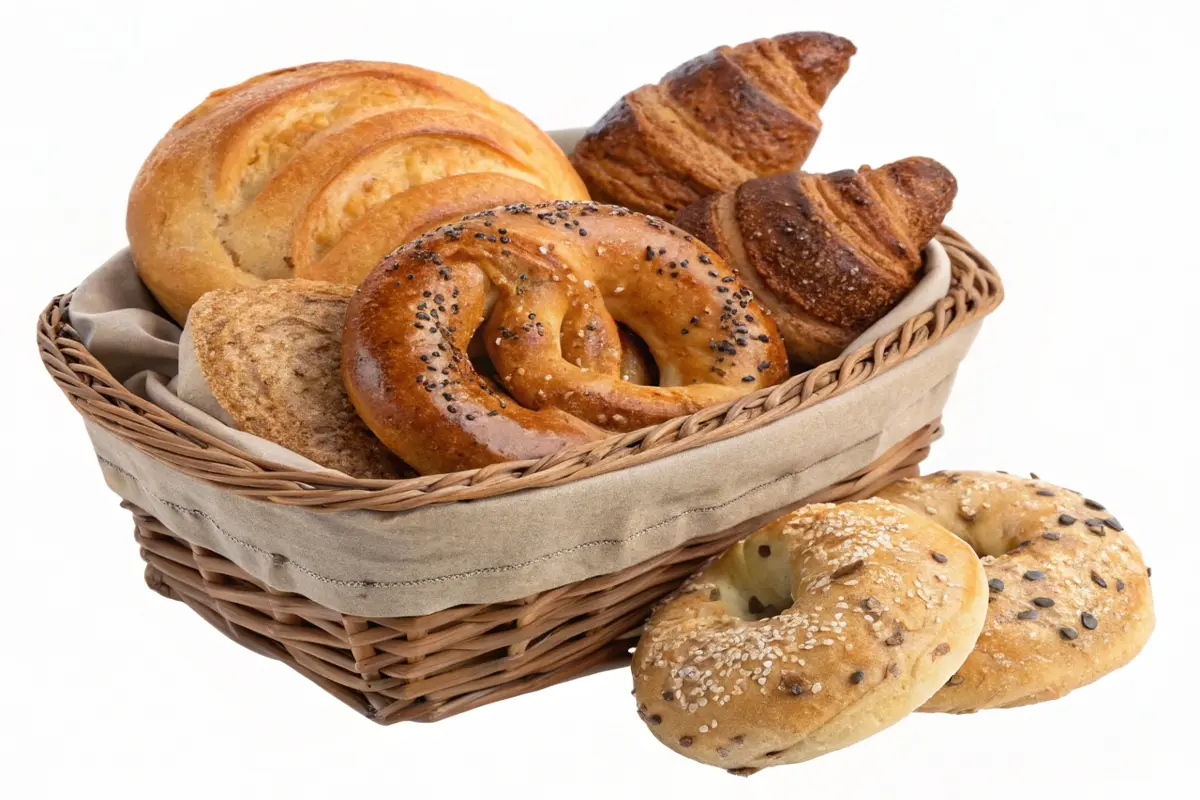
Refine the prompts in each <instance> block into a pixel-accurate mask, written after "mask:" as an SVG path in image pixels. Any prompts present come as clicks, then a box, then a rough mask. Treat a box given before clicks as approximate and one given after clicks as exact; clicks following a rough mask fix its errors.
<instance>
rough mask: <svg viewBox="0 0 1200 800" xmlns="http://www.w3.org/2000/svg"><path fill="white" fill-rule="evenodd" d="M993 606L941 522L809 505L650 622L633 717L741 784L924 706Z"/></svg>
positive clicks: (861, 507)
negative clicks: (734, 775) (765, 769)
mask: <svg viewBox="0 0 1200 800" xmlns="http://www.w3.org/2000/svg"><path fill="white" fill-rule="evenodd" d="M987 608H988V586H987V579H986V578H985V576H984V572H983V569H982V567H980V564H979V559H978V558H976V556H975V553H974V552H972V551H971V548H970V547H969V546H968V545H967V544H966V543H964V542H963V541H962V540H961V539H958V538H957V537H955V536H954V535H953V534H951V533H950V532H949V531H947V530H946V529H945V528H942V527H941V526H940V525H937V524H934V523H932V522H930V521H928V520H927V519H925V518H924V517H923V516H921V515H918V514H916V513H914V512H912V511H910V510H908V509H907V508H905V507H903V506H898V505H894V504H892V503H887V502H883V501H880V500H866V501H861V502H857V503H846V504H843V505H836V506H835V505H830V504H822V505H810V506H806V507H804V508H802V509H800V510H799V511H796V512H794V513H792V514H789V515H787V516H785V517H782V518H780V519H778V520H776V521H774V522H772V523H770V524H769V525H767V526H766V527H764V528H762V529H760V530H759V531H757V532H756V533H753V534H751V535H750V536H749V537H747V538H746V539H744V540H743V541H741V542H738V543H737V544H735V545H734V546H733V547H731V548H730V549H729V550H727V551H726V552H725V553H724V554H723V555H722V556H721V557H720V558H718V559H717V560H716V561H715V562H712V563H711V564H710V565H709V566H708V567H706V568H705V569H703V570H702V571H701V572H700V573H699V574H698V575H696V576H695V577H693V578H692V579H691V580H690V581H689V582H688V583H687V584H685V585H684V587H683V588H682V589H681V590H680V591H679V592H678V593H677V594H675V595H674V596H672V597H671V598H669V599H668V600H667V601H666V602H664V603H663V604H662V605H660V606H659V607H658V608H657V609H656V610H655V612H654V614H653V616H651V618H650V621H649V622H648V623H647V624H646V627H645V629H644V632H643V633H642V637H641V639H640V641H639V642H638V646H637V650H636V651H635V653H634V658H633V679H634V695H635V697H636V699H637V703H638V713H639V715H640V716H641V718H642V719H643V720H644V721H645V722H646V724H647V725H648V726H649V728H650V730H651V732H652V733H653V734H654V735H655V736H656V737H657V738H658V740H659V741H661V742H662V743H663V744H665V745H666V746H667V747H670V748H671V749H672V750H674V751H675V752H677V753H680V754H682V755H685V756H687V757H688V758H692V759H695V760H697V761H702V762H704V763H706V764H712V765H714V766H720V767H724V768H726V769H729V770H732V771H734V772H737V773H739V774H748V773H749V772H752V771H755V770H757V769H761V768H763V767H769V766H774V765H778V764H789V763H795V762H799V761H807V760H808V759H811V758H815V757H816V756H819V755H822V754H823V753H828V752H830V751H833V750H837V749H840V748H842V747H846V746H847V745H850V744H853V743H854V742H857V741H859V740H860V739H863V738H866V737H867V736H870V735H871V734H873V733H876V732H878V731H880V730H883V729H884V728H886V727H888V726H889V725H891V724H893V723H895V722H897V721H899V720H900V719H901V718H902V717H904V716H905V715H907V714H908V713H909V712H911V711H913V710H914V709H916V708H917V707H919V706H920V705H921V704H922V703H924V702H926V701H927V700H928V699H929V698H930V697H931V696H932V695H933V694H934V693H935V692H936V691H937V690H938V689H940V688H941V687H942V685H943V684H945V682H946V681H947V680H949V679H950V677H951V676H952V675H954V674H955V671H956V670H957V669H958V667H959V665H960V664H962V662H963V659H965V658H967V655H968V654H969V653H970V652H971V648H972V647H974V645H975V640H976V637H978V635H979V631H980V629H981V628H982V627H983V622H984V616H985V615H986V613H987Z"/></svg>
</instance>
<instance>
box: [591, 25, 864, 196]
mask: <svg viewBox="0 0 1200 800" xmlns="http://www.w3.org/2000/svg"><path fill="white" fill-rule="evenodd" d="M853 54H854V45H853V44H851V43H850V42H848V41H847V40H845V39H842V38H840V37H838V36H833V35H831V34H828V33H786V34H783V35H782V36H776V37H775V38H773V39H758V40H756V41H753V42H747V43H746V44H741V45H738V46H737V47H719V48H717V49H716V50H713V51H712V52H711V53H707V54H705V55H703V56H700V57H699V58H695V59H692V60H691V61H688V62H687V63H685V64H682V65H680V66H679V67H676V68H675V69H674V70H672V71H671V72H669V73H667V74H666V75H665V76H664V77H663V79H662V80H661V81H659V82H658V83H657V84H653V85H646V86H642V87H641V88H639V89H635V90H633V91H632V92H630V93H629V94H627V95H625V96H624V97H623V98H621V99H620V100H619V101H618V102H617V104H616V105H614V106H613V107H612V108H611V109H609V111H608V113H607V114H605V115H604V117H603V118H601V119H600V121H599V122H597V123H596V124H595V125H593V126H592V128H591V129H590V130H589V131H588V132H587V134H586V135H585V136H584V137H583V139H582V140H580V142H579V144H578V145H577V146H576V148H575V154H574V156H573V157H572V161H573V162H574V164H575V168H576V170H577V171H578V172H579V174H580V176H582V177H583V180H584V183H586V184H587V187H588V191H589V192H590V193H591V194H592V196H593V197H594V198H596V199H598V200H603V201H605V202H613V203H618V204H620V205H624V206H628V207H629V208H632V209H634V210H635V211H642V212H644V213H647V214H656V215H658V216H660V217H665V218H666V219H670V218H671V217H672V216H673V215H674V213H675V212H676V211H678V210H679V209H681V208H683V207H684V206H687V205H689V204H691V203H694V202H696V201H697V200H699V199H700V198H701V197H704V196H705V195H708V194H712V193H713V192H716V191H720V190H722V189H732V188H733V187H735V186H737V185H738V184H740V183H742V182H743V181H746V180H749V179H750V178H753V177H756V176H759V175H769V174H773V173H776V172H786V171H790V170H794V169H796V168H798V167H799V166H800V165H801V164H803V163H804V159H805V158H807V157H808V153H809V151H810V150H812V147H813V144H814V143H815V142H816V140H817V134H818V133H819V132H820V130H821V120H820V118H819V117H818V116H817V113H818V112H819V111H820V110H821V106H823V105H824V104H825V99H826V98H827V97H828V96H829V92H830V91H832V89H833V87H834V86H836V85H837V82H838V81H839V80H841V77H842V75H844V74H845V72H846V69H847V67H849V65H850V56H852V55H853Z"/></svg>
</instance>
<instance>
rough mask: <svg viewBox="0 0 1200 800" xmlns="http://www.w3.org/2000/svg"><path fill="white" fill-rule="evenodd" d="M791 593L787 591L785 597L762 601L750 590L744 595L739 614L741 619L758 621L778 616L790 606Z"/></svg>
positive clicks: (791, 601)
mask: <svg viewBox="0 0 1200 800" xmlns="http://www.w3.org/2000/svg"><path fill="white" fill-rule="evenodd" d="M764 594H765V592H764ZM793 602H795V601H794V600H792V593H791V592H788V593H787V596H786V597H783V598H779V597H775V598H773V602H763V601H762V600H760V599H759V597H758V595H757V594H755V593H753V592H751V593H750V594H749V595H748V596H747V597H746V605H745V611H744V613H742V614H740V615H739V616H741V617H742V618H743V619H749V620H754V621H755V622H759V621H761V620H764V619H772V618H774V617H778V616H779V615H780V614H782V613H783V612H784V611H785V610H787V609H789V608H791V607H792V603H793Z"/></svg>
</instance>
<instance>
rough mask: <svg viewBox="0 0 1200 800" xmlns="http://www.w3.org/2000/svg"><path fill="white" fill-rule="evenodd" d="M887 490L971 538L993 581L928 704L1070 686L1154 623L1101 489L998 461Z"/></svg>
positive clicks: (992, 703)
mask: <svg viewBox="0 0 1200 800" xmlns="http://www.w3.org/2000/svg"><path fill="white" fill-rule="evenodd" d="M879 496H880V497H882V498H885V499H887V500H890V501H891V502H894V503H899V504H902V505H905V506H907V507H909V508H911V509H913V510H914V511H915V512H917V513H919V514H922V515H925V516H927V517H928V518H930V519H932V520H934V521H936V522H938V523H939V524H941V525H943V526H945V527H946V528H948V529H949V530H951V531H953V532H954V533H955V534H957V535H958V536H960V537H961V538H963V539H964V540H966V541H967V542H968V543H970V544H971V545H972V546H973V547H974V548H975V550H976V551H977V552H978V553H979V554H980V555H981V556H983V565H984V570H985V571H986V572H987V576H988V579H989V581H990V582H991V586H992V589H991V592H990V597H989V604H988V617H987V623H986V624H985V625H984V629H983V633H982V634H981V635H980V637H979V642H978V644H977V645H976V646H975V650H974V651H973V652H972V653H971V655H970V657H968V658H967V660H966V662H965V663H964V664H963V665H962V668H961V669H959V670H958V672H957V673H956V674H955V675H954V677H953V678H952V679H951V681H950V683H949V684H948V685H947V686H946V687H945V688H944V689H942V691H940V692H938V693H937V694H936V695H934V697H933V698H932V699H931V700H930V701H929V702H928V703H927V704H926V705H925V706H924V707H923V708H922V710H923V711H948V712H954V713H962V712H968V711H976V710H978V709H983V708H1010V707H1014V706H1021V705H1028V704H1030V703H1038V702H1042V701H1045V700H1053V699H1055V698H1057V697H1062V696H1063V695H1065V694H1067V693H1068V692H1071V691H1073V690H1075V689H1077V688H1079V687H1080V686H1085V685H1087V684H1089V683H1091V682H1092V681H1094V680H1096V679H1097V678H1100V677H1102V676H1104V675H1106V674H1108V673H1109V672H1111V671H1112V670H1114V669H1117V668H1119V667H1121V666H1123V665H1124V664H1126V663H1128V662H1129V661H1130V660H1131V659H1132V658H1133V657H1134V656H1135V655H1137V654H1138V652H1139V651H1141V649H1142V647H1143V646H1144V645H1145V643H1146V641H1147V639H1149V637H1150V634H1151V632H1153V630H1154V605H1153V599H1152V597H1151V592H1150V576H1149V570H1148V569H1147V568H1146V564H1145V562H1144V561H1143V560H1142V555H1141V552H1140V551H1139V550H1138V547H1137V545H1136V544H1134V542H1133V540H1132V539H1131V538H1130V537H1129V535H1128V534H1127V533H1125V532H1124V528H1123V526H1122V525H1121V523H1120V522H1119V521H1117V519H1116V518H1115V517H1114V516H1113V515H1112V514H1111V513H1109V512H1108V511H1107V510H1105V509H1104V507H1103V506H1102V505H1100V504H1099V503H1097V502H1095V501H1094V500H1090V499H1087V498H1085V497H1083V496H1082V495H1080V494H1078V493H1076V492H1073V491H1071V490H1069V489H1063V488H1061V487H1059V486H1054V485H1053V484H1049V483H1046V482H1044V481H1041V480H1025V479H1022V478H1018V477H1015V476H1012V475H1006V474H1003V473H992V472H939V473H937V474H934V475H929V476H926V477H923V478H913V479H908V480H903V481H900V482H898V483H895V484H893V485H892V486H890V487H888V488H886V489H884V490H883V491H881V492H880V493H879Z"/></svg>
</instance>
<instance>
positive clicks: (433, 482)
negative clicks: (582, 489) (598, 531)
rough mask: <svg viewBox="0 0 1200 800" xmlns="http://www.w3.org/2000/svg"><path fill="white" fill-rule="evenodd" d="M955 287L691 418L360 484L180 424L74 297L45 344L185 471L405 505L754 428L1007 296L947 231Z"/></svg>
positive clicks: (219, 480) (660, 452)
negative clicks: (897, 321)
mask: <svg viewBox="0 0 1200 800" xmlns="http://www.w3.org/2000/svg"><path fill="white" fill-rule="evenodd" d="M938 238H939V241H941V243H942V244H943V245H944V246H945V247H946V251H947V253H948V254H949V255H950V260H951V265H952V271H953V283H952V285H951V289H950V291H949V292H948V293H947V295H946V296H945V297H943V298H942V299H941V300H940V301H938V303H937V304H936V305H935V306H934V307H933V309H931V310H930V311H926V312H924V313H922V314H919V315H917V316H916V317H913V318H912V319H910V320H908V321H907V322H905V323H904V325H902V326H901V327H900V328H898V329H897V330H895V331H892V332H891V333H888V334H887V335H885V336H883V337H881V338H879V339H878V340H876V342H875V343H874V344H873V345H869V346H866V347H863V348H860V349H859V350H856V351H854V352H852V353H847V354H845V355H843V356H842V357H841V358H838V359H836V360H834V361H830V362H827V363H825V364H821V365H820V366H817V367H815V368H813V369H811V370H809V371H808V372H805V373H802V374H800V375H796V376H794V377H792V378H789V379H788V380H786V381H784V382H783V383H781V384H779V385H777V386H774V387H770V388H766V389H761V390H759V391H757V392H753V393H751V394H748V395H745V396H743V397H741V398H738V400H736V401H734V402H731V403H725V404H721V405H716V406H712V407H709V408H706V409H704V410H702V411H699V412H697V413H695V414H692V415H690V416H686V417H678V418H676V419H672V420H668V421H667V422H664V423H662V424H660V425H656V426H652V427H649V428H643V429H641V430H637V431H632V432H630V433H625V434H620V435H616V436H612V437H608V438H605V439H602V440H600V441H597V442H589V443H586V444H583V445H578V446H576V447H571V448H566V449H564V450H562V451H560V452H558V453H556V454H554V455H552V456H547V457H545V458H542V459H539V460H530V461H510V462H506V463H503V464H492V465H489V466H487V467H483V468H481V469H474V470H465V471H462V472H455V473H448V474H443V475H424V476H421V477H417V478H409V479H406V480H399V481H391V480H361V479H355V478H349V477H340V476H338V475H332V474H329V473H315V472H300V471H296V470H292V469H288V468H286V467H282V466H280V465H278V464H274V463H272V462H270V461H266V460H263V459H259V458H255V457H253V456H250V455H248V454H246V453H243V452H241V451H239V450H238V449H237V448H235V447H233V446H232V445H229V444H226V443H225V442H222V441H220V440H219V439H216V438H214V437H212V436H209V435H208V434H205V433H203V432H202V431H199V430H197V429H195V428H193V427H192V426H190V425H188V424H187V423H185V422H183V421H182V420H179V419H177V418H175V417H173V416H171V415H169V414H167V413H166V412H164V411H163V410H162V409H159V408H158V407H157V406H155V405H154V404H152V403H150V402H149V401H147V400H144V399H142V398H140V397H138V396H136V395H134V394H132V393H131V392H129V391H128V390H126V389H125V388H124V387H123V386H121V384H120V383H119V382H118V381H117V380H116V379H115V378H113V376H112V375H111V374H109V372H108V370H106V369H105V368H104V366H103V365H102V364H100V362H98V361H97V360H96V359H95V358H94V357H93V356H92V355H91V354H90V353H89V352H88V351H87V349H86V348H85V347H84V346H83V345H82V344H81V343H80V341H79V339H78V337H77V335H76V334H75V332H74V331H73V330H72V329H71V328H70V326H69V325H68V324H67V322H66V312H67V309H68V308H69V306H70V302H71V295H70V294H69V293H68V294H65V295H62V296H60V297H57V298H55V299H54V300H53V301H52V302H51V303H50V305H49V306H48V307H47V308H46V309H45V311H43V312H42V315H41V316H40V317H39V319H38V330H37V338H38V346H39V349H40V351H41V356H42V361H43V363H44V364H45V365H46V369H47V371H49V373H50V375H51V377H52V378H53V379H54V381H55V382H56V383H57V384H58V386H59V388H61V389H62V391H63V392H64V393H65V394H66V395H67V398H68V399H69V400H70V401H71V403H72V405H74V406H75V408H76V410H77V411H79V413H80V414H82V415H83V416H84V417H85V418H87V419H89V420H91V421H92V422H93V423H95V424H96V425H99V426H100V427H102V428H104V429H105V430H107V431H108V432H110V433H112V434H113V435H115V436H118V437H120V438H122V439H125V440H127V441H129V442H131V443H133V444H135V445H136V446H137V447H138V448H139V449H140V450H142V451H143V452H145V453H147V454H149V455H151V456H153V457H155V458H157V459H159V460H161V461H163V462H165V463H167V464H169V465H171V466H172V467H174V468H175V469H177V470H179V471H181V472H183V473H185V474H187V475H189V476H191V477H194V478H199V479H201V480H205V481H208V482H210V483H213V484H217V485H220V486H222V487H224V488H226V489H228V490H229V491H231V492H235V493H236V494H239V495H243V496H247V497H256V498H260V499H263V500H267V501H270V502H274V503H281V504H285V505H294V506H304V507H307V508H311V509H313V510H319V511H341V510H350V509H370V510H375V511H405V510H408V509H413V508H419V507H421V506H426V505H432V504H435V503H448V502H456V501H459V500H477V499H481V498H485V497H495V496H497V495H501V494H507V493H509V492H516V491H520V490H522V489H529V488H536V487H543V486H553V485H557V484H561V483H567V482H570V481H576V480H582V479H584V478H588V477H591V476H594V475H599V474H603V473H605V472H610V471H612V470H616V469H622V468H625V467H628V466H633V465H635V464H642V463H645V462H648V461H653V460H655V459H659V458H663V457H665V456H669V455H672V454H674V453H678V452H681V451H683V450H688V449H691V448H693V447H699V446H701V445H704V444H707V443H710V442H715V441H719V440H721V439H725V438H728V437H730V436H734V435H736V434H739V433H743V432H745V431H747V430H752V429H754V428H756V427H760V426H762V425H766V424H769V423H770V422H772V421H774V420H776V419H778V418H780V417H782V416H785V415H787V414H790V413H792V412H795V411H797V410H799V409H802V408H808V407H810V406H813V405H815V404H817V403H819V402H821V401H822V400H825V399H827V398H830V397H834V396H836V395H839V394H842V393H844V392H847V391H849V390H850V389H852V388H854V387H855V386H857V385H859V384H860V383H863V382H864V381H867V380H869V379H870V378H872V377H874V376H875V375H878V374H881V373H883V372H886V371H887V370H890V369H893V368H894V367H896V366H898V365H899V364H901V363H903V362H904V361H906V360H908V359H910V358H913V357H914V356H916V355H918V354H919V353H921V352H922V351H923V350H925V349H926V348H927V347H929V346H931V345H933V344H935V343H936V342H938V341H940V340H941V339H942V338H944V337H946V336H948V335H950V334H952V333H954V332H955V331H957V330H959V329H961V328H963V327H965V326H967V325H970V324H971V323H973V322H975V321H977V320H979V319H982V318H983V317H984V316H986V315H987V314H989V313H991V312H992V311H993V310H994V309H995V308H996V306H998V305H999V304H1000V302H1001V300H1002V299H1003V297H1004V289H1003V285H1002V284H1001V282H1000V278H999V276H998V275H997V274H996V271H995V269H994V268H993V267H992V265H991V264H990V263H989V262H988V260H987V259H986V258H985V257H984V256H983V255H981V254H980V253H979V252H978V251H976V250H975V249H974V248H973V247H972V246H971V245H970V244H969V243H968V242H967V241H966V240H964V239H963V238H962V237H961V236H959V235H958V234H957V233H956V232H954V231H953V230H951V229H949V228H943V230H942V233H941V235H940V236H939V237H938Z"/></svg>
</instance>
